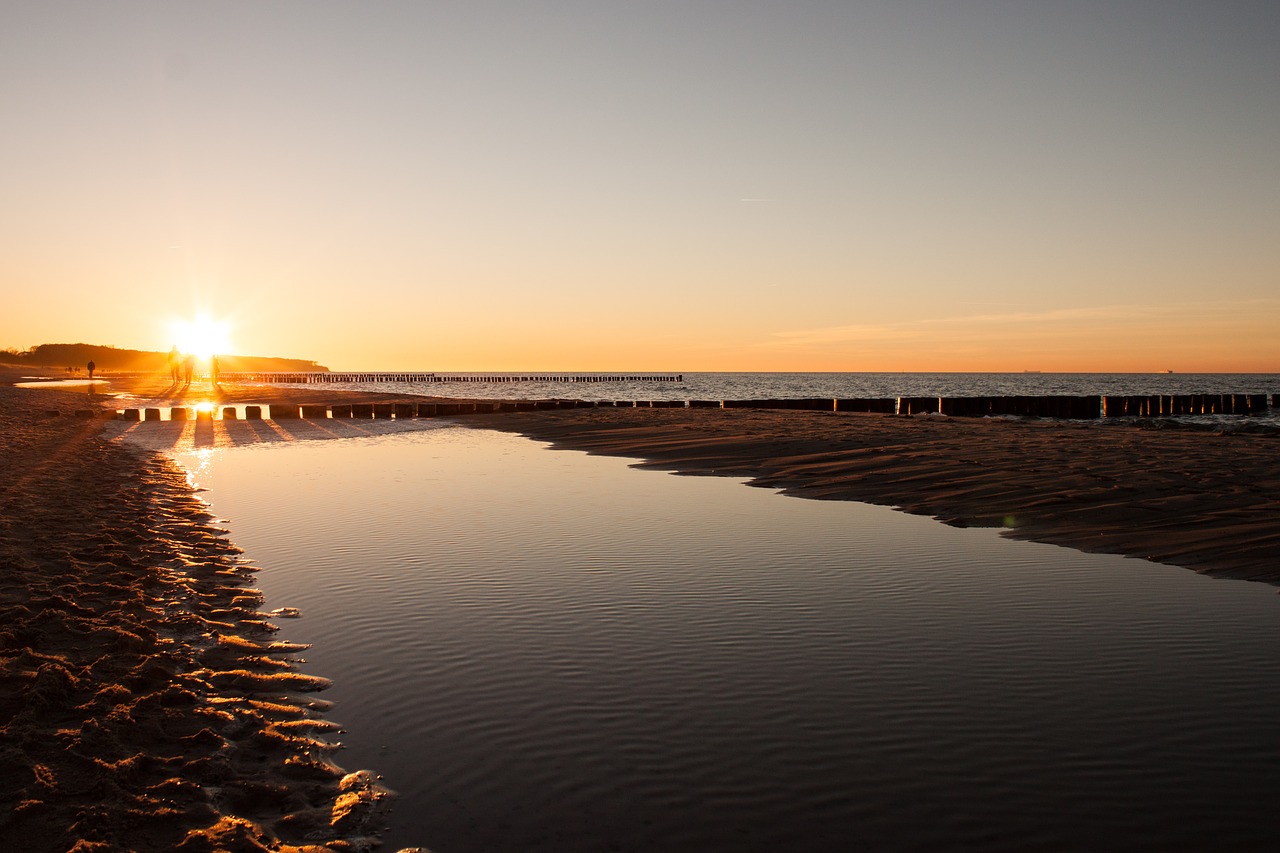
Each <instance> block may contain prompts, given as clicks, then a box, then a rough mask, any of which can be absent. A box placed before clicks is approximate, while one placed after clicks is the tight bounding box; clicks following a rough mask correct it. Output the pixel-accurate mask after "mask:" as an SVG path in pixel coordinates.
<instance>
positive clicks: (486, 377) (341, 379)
mask: <svg viewBox="0 0 1280 853" xmlns="http://www.w3.org/2000/svg"><path fill="white" fill-rule="evenodd" d="M219 379H220V381H223V382H264V383H269V384H280V385H320V384H325V385H337V384H342V385H347V384H357V385H367V384H374V383H386V382H405V383H412V384H420V383H421V384H426V383H439V382H466V383H476V384H486V385H488V384H494V385H503V384H510V383H514V382H556V383H580V382H581V383H600V382H683V381H684V377H683V374H679V373H661V374H652V373H650V374H629V373H492V374H470V373H466V374H461V373H459V374H447V373H404V372H390V373H383V372H374V373H369V372H354V373H351V372H343V373H337V372H313V373H280V372H272V373H221V374H219Z"/></svg>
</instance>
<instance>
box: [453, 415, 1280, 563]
mask: <svg viewBox="0 0 1280 853" xmlns="http://www.w3.org/2000/svg"><path fill="white" fill-rule="evenodd" d="M467 422H468V423H471V424H473V425H475V426H483V427H486V428H489V429H497V430H504V431H508V432H517V433H520V434H522V435H525V436H527V437H529V438H533V439H536V440H539V441H545V442H548V443H550V444H551V445H552V446H553V447H556V448H562V449H570V450H582V451H586V452H588V453H596V454H602V455H608V456H623V457H631V458H636V459H639V460H641V461H640V462H638V463H637V466H638V467H644V468H654V469H659V470H666V471H673V472H675V473H679V474H695V475H714V476H729V477H740V478H744V479H747V480H749V481H750V485H753V486H760V487H763V488H771V489H778V490H780V491H781V492H782V493H783V494H785V495H791V496H795V497H803V498H811V499H817V500H855V501H864V502H866V503H872V504H880V505H884V506H890V507H894V508H896V509H898V510H900V511H903V512H908V513H913V514H918V515H928V516H932V517H934V518H937V519H938V520H939V521H942V522H944V523H947V524H951V525H955V526H959V527H1001V528H1005V535H1008V536H1011V537H1014V538H1018V539H1026V540H1030V541H1035V542H1045V543H1050V544H1055V545H1061V546H1064V547H1068V548H1075V549H1077V550H1080V551H1085V552H1094V553H1106V554H1119V555H1123V556H1127V557H1135V558H1140V559H1146V560H1151V561H1154V562H1159V563H1164V564H1168V565H1174V566H1181V567H1184V568H1189V569H1193V570H1195V571H1197V572H1201V573H1205V574H1211V575H1215V576H1219V577H1229V578H1238V579H1245V580H1254V581H1263V582H1266V583H1270V584H1276V585H1280V561H1277V560H1276V556H1275V555H1276V553H1277V549H1278V548H1280V499H1278V498H1277V497H1276V495H1277V494H1278V492H1277V485H1278V484H1280V453H1277V451H1280V440H1278V439H1277V438H1276V437H1274V436H1271V435H1264V434H1253V433H1213V432H1204V431H1190V430H1163V429H1143V428H1139V427H1135V426H1131V425H1123V426H1110V425H1107V426H1103V425H1096V424H1091V425H1086V424H1082V423H1072V422H1052V421H1030V420H1024V421H1010V420H1003V419H978V418H946V417H934V416H890V415H862V414H853V413H849V414H837V413H829V412H803V411H786V412H777V411H767V410H752V409H735V410H727V409H725V410H718V409H608V408H601V409H578V410H572V411H569V412H558V411H553V412H528V413H518V414H516V415H513V416H506V417H485V418H483V419H482V420H481V419H477V418H475V417H474V416H473V417H472V418H471V419H468V421H467Z"/></svg>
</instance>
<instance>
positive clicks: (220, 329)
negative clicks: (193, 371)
mask: <svg viewBox="0 0 1280 853" xmlns="http://www.w3.org/2000/svg"><path fill="white" fill-rule="evenodd" d="M170 331H171V332H172V333H173V343H174V346H176V347H177V348H178V350H179V351H180V352H184V353H190V354H191V355H194V356H195V357H196V358H201V359H207V358H208V357H209V356H211V355H214V354H216V353H225V352H227V351H228V350H229V349H230V348H231V337H230V327H229V325H228V324H227V323H226V322H224V321H221V320H214V319H213V318H212V317H209V316H208V315H205V314H197V315H196V318H195V319H194V320H175V321H174V322H173V323H172V324H171V326H170Z"/></svg>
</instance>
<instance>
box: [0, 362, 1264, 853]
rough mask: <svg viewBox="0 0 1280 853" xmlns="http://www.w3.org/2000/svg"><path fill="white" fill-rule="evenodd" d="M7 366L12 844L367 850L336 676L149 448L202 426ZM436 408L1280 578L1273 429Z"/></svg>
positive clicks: (273, 392) (191, 395)
mask: <svg viewBox="0 0 1280 853" xmlns="http://www.w3.org/2000/svg"><path fill="white" fill-rule="evenodd" d="M17 378H18V374H17V373H16V372H12V375H9V374H4V373H3V372H2V371H0V442H2V446H3V449H4V453H3V454H0V556H2V558H3V559H2V561H0V562H2V564H3V572H2V574H0V595H2V596H3V599H2V600H3V602H4V604H3V607H4V614H5V617H6V618H5V619H4V620H3V627H0V678H3V679H4V682H5V684H6V685H7V687H8V689H7V690H6V691H5V694H4V697H5V698H4V699H3V700H2V701H3V704H0V779H2V780H5V781H4V783H3V788H2V790H3V799H4V806H5V807H6V808H5V812H4V816H3V817H0V839H5V838H10V837H12V838H21V839H22V840H23V844H24V849H32V850H51V851H52V850H58V851H62V850H67V849H70V848H72V847H73V846H75V845H77V844H79V845H80V847H79V849H81V850H106V849H113V848H119V847H133V846H138V844H139V841H138V839H142V841H143V843H144V845H145V846H154V847H157V848H169V847H173V848H175V849H182V850H201V851H202V850H210V851H212V850H220V849H237V850H258V849H261V850H268V849H270V850H289V849H295V848H299V847H300V848H301V849H312V850H324V849H328V850H353V849H365V848H367V847H368V846H369V845H371V844H372V843H374V842H373V836H374V833H373V832H372V831H371V829H370V828H371V827H372V826H373V825H374V823H375V822H376V819H377V818H378V816H379V815H380V814H381V811H382V808H383V807H384V806H385V804H386V802H385V800H386V792H385V791H384V790H383V789H381V788H379V787H378V786H377V785H376V778H375V777H374V776H373V775H372V774H371V773H368V772H361V773H357V774H352V775H350V776H345V777H344V775H343V773H342V771H341V770H339V769H338V768H337V767H336V766H335V765H334V764H333V763H332V761H331V760H330V759H329V757H328V756H329V755H330V754H331V753H332V751H333V749H334V748H335V746H334V745H333V744H332V743H330V742H329V741H328V739H327V738H326V737H325V734H326V732H328V733H330V734H332V729H333V724H330V723H328V722H326V721H325V720H324V718H323V712H324V710H325V707H326V703H324V702H322V701H319V700H317V699H316V698H314V696H313V694H312V693H310V692H309V691H310V690H313V689H320V688H323V686H324V682H323V680H319V679H310V678H306V677H303V676H301V675H299V674H298V673H296V672H295V671H294V670H293V669H292V668H291V664H290V657H291V656H292V655H296V653H297V652H298V651H300V649H299V648H298V647H297V646H292V645H289V644H288V643H287V642H286V643H281V644H273V642H272V639H271V635H272V632H273V631H274V629H275V626H274V625H272V624H271V621H270V620H271V618H272V617H271V614H263V613H261V612H260V611H259V607H260V604H261V597H260V595H259V594H258V593H257V591H256V590H254V589H253V588H252V583H251V581H252V572H253V571H254V569H253V568H252V567H250V566H248V565H247V564H246V563H245V562H243V561H242V559H241V558H240V555H239V552H238V550H237V549H236V548H235V546H234V545H232V544H231V543H230V542H228V541H227V539H226V538H225V533H226V531H223V530H220V529H219V528H218V527H217V526H216V524H215V523H214V520H213V519H212V518H211V517H210V516H209V515H208V514H207V512H206V510H205V508H204V506H203V504H202V503H201V502H200V501H199V499H198V497H197V496H196V495H195V494H194V493H193V492H192V490H191V488H190V487H189V485H188V483H187V481H186V478H185V475H184V474H183V473H182V472H181V471H180V470H179V469H178V468H177V467H176V466H175V465H174V464H173V463H172V462H171V461H169V460H168V459H167V458H166V457H164V456H163V455H161V454H160V453H158V452H147V451H148V450H150V451H165V450H173V449H180V448H186V447H191V446H197V447H198V446H201V445H200V444H199V442H200V441H201V433H199V432H197V430H198V429H200V428H201V427H200V425H199V424H196V423H193V422H186V423H173V424H172V425H170V423H169V422H162V423H152V424H146V425H142V426H139V425H137V424H132V425H130V424H126V423H124V422H121V421H105V420H100V419H79V418H74V417H72V413H73V412H74V411H75V410H76V409H78V408H83V406H84V401H85V400H86V399H87V400H89V401H90V404H91V405H95V406H105V405H107V404H110V405H112V406H116V405H118V403H119V401H118V400H116V399H114V398H112V397H107V396H102V395H99V394H86V392H85V390H83V389H81V390H78V391H77V390H67V389H61V390H55V389H53V388H50V389H17V388H13V387H11V386H10V385H9V384H7V383H10V382H12V381H15V380H16V379H17ZM55 378H56V377H55ZM110 381H111V382H112V383H113V388H119V389H121V390H124V391H126V392H127V393H129V394H132V395H133V399H137V400H143V399H145V400H166V401H169V402H171V403H172V404H175V405H177V404H191V403H195V402H204V401H210V400H212V401H215V402H217V403H218V404H219V405H221V404H227V405H234V404H237V403H268V404H269V403H270V402H272V401H280V402H285V401H288V402H298V403H305V402H338V401H341V400H369V399H370V395H368V394H365V393H362V392H343V391H334V390H330V389H323V388H317V389H284V388H264V387H258V386H239V387H237V386H227V387H225V388H223V389H220V390H219V392H218V393H217V394H214V393H213V391H212V390H211V389H208V388H207V387H206V388H203V389H202V388H195V389H185V390H183V389H176V390H175V389H172V388H169V387H168V386H167V383H166V382H165V381H164V380H163V379H162V378H160V377H133V378H126V379H119V378H117V377H111V378H110ZM382 396H383V397H386V398H388V399H394V398H396V397H400V398H402V399H419V400H424V399H431V400H437V399H445V398H433V397H426V396H425V395H382ZM130 405H137V403H130ZM49 412H58V413H59V414H58V415H57V416H54V415H50V414H48V413H49ZM447 422H455V423H463V424H466V425H467V426H470V427H474V428H482V429H495V430H501V431H507V432H514V433H519V434H522V435H525V436H527V437H529V438H532V439H535V440H539V441H545V442H548V443H550V444H551V445H552V446H553V447H556V448H565V449H575V450H582V451H586V452H589V453H596V454H603V455H612V456H620V457H628V458H633V459H638V460H641V461H640V462H638V463H637V464H638V465H640V466H643V467H650V468H656V469H661V470H669V471H674V472H677V473H683V474H697V475H715V476H731V477H737V478H743V479H747V480H749V481H750V483H751V484H752V485H757V486H761V487H766V488H774V489H779V490H780V491H782V492H783V493H784V494H788V495H794V496H800V497H808V498H815V499H824V500H858V501H865V502H868V503H876V504H882V505H888V506H893V507H896V508H898V509H900V510H902V511H905V512H911V513H916V514H925V515H930V516H934V517H937V518H939V519H940V520H942V521H944V522H946V523H949V524H955V525H960V526H995V527H1006V533H1007V535H1010V536H1013V537H1017V538H1024V539H1030V540H1034V541H1040V542H1050V543H1054V544H1059V545H1063V546H1066V547H1072V548H1076V549H1079V550H1082V551H1097V552H1104V553H1116V554H1124V555H1127V556H1133V557H1139V558H1144V559H1149V560H1156V561H1159V562H1162V563H1168V564H1171V565H1179V566H1185V567H1187V568H1192V569H1194V570H1196V571H1200V572H1204V573H1209V574H1214V575H1218V576H1224V577H1234V578H1245V579H1250V580H1257V581H1264V582H1267V583H1271V584H1280V565H1277V564H1276V561H1275V559H1274V553H1275V549H1276V546H1277V544H1280V514H1277V512H1276V510H1277V509H1280V505H1278V503H1277V500H1276V498H1275V497H1273V496H1274V495H1275V494H1276V488H1275V487H1276V484H1277V483H1280V458H1278V457H1277V454H1276V452H1275V450H1276V448H1277V444H1276V441H1277V439H1276V438H1274V437H1271V436H1266V435H1253V434H1247V433H1239V434H1229V435H1228V434H1214V433H1205V432H1187V431H1180V430H1147V429H1141V428H1136V427H1133V426H1118V427H1101V426H1092V425H1090V426H1086V425H1083V424H1075V423H1062V422H1043V421H1006V420H999V419H960V418H945V417H930V416H914V417H902V416H883V415H859V414H845V413H839V414H837V413H828V412H802V411H766V410H751V409H736V410H715V409H609V408H583V409H572V410H553V411H536V412H514V413H504V414H492V415H470V416H461V417H456V418H449V419H447ZM215 423H216V424H217V425H218V427H219V429H220V430H221V432H220V433H215V432H214V431H213V425H212V424H208V423H207V422H206V424H205V426H206V427H208V428H209V430H210V432H207V433H204V438H205V439H207V441H208V446H226V445H228V444H230V445H234V444H237V443H244V442H257V441H289V440H309V439H326V438H334V437H348V436H355V435H363V434H375V433H380V432H386V431H402V430H404V429H426V428H433V427H434V426H435V425H436V424H438V423H440V422H439V421H433V420H430V419H428V420H421V421H419V420H414V421H403V422H399V423H397V422H396V421H385V422H378V421H371V422H367V423H359V424H354V423H352V424H348V423H338V422H336V421H333V420H330V421H326V422H319V423H312V422H308V421H296V422H290V423H287V424H284V425H279V424H274V423H267V424H263V423H255V424H249V423H247V422H243V421H241V422H238V423H232V424H230V425H229V426H230V427H231V428H232V429H230V430H227V426H228V425H227V424H223V423H222V422H220V421H219V422H215ZM122 435H124V436H125V437H124V440H120V439H121V436H122ZM219 435H221V436H222V443H221V445H220V444H219V441H218V436H219ZM1010 525H1011V526H1010ZM286 615H287V614H286ZM286 639H287V637H286ZM344 780H345V781H344Z"/></svg>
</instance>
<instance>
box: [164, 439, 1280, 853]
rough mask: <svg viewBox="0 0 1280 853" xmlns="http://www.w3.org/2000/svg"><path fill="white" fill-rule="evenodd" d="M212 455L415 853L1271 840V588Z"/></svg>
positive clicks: (881, 512) (474, 484) (679, 504)
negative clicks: (395, 796)
mask: <svg viewBox="0 0 1280 853" xmlns="http://www.w3.org/2000/svg"><path fill="white" fill-rule="evenodd" d="M186 462H187V463H188V464H190V465H191V466H192V467H193V470H194V474H193V476H194V477H195V478H196V479H197V480H198V481H199V483H200V484H201V485H203V486H207V487H208V488H209V489H210V491H209V492H208V493H207V494H206V497H207V498H208V499H209V500H210V501H211V503H212V506H213V508H214V510H215V511H217V512H218V513H220V514H223V515H225V516H228V517H229V518H230V523H229V526H230V529H231V531H232V534H233V536H234V538H235V540H236V542H237V544H239V545H241V546H242V547H244V548H245V549H246V551H247V553H248V555H249V556H251V557H253V558H255V559H256V560H258V562H259V563H260V564H261V566H262V568H263V571H262V572H261V573H260V574H259V576H258V581H259V582H260V583H261V586H262V588H263V590H264V592H265V593H266V595H267V600H268V607H272V608H275V607H296V608H299V609H300V610H301V612H302V618H301V619H299V620H297V621H292V622H289V623H288V625H287V626H286V630H285V631H284V633H283V636H285V638H286V639H288V640H291V641H297V642H305V643H313V644H314V646H313V648H312V649H310V650H309V652H308V660H309V664H308V666H307V667H306V670H307V671H308V672H310V673H313V674H315V675H317V676H323V677H326V678H331V679H333V680H334V682H335V683H334V686H333V687H332V689H331V690H330V691H329V692H328V693H326V694H325V695H326V697H327V698H329V699H333V700H335V701H336V706H335V708H334V710H333V711H332V712H330V718H331V719H334V720H336V721H338V722H340V723H342V724H343V726H344V727H345V728H346V729H347V733H346V734H345V735H344V736H343V740H344V743H345V744H346V746H347V750H346V751H345V752H343V753H341V754H339V755H338V756H337V758H338V760H339V762H340V763H342V764H344V765H345V766H348V767H372V768H376V769H377V770H378V771H379V772H382V773H384V774H385V776H386V780H385V781H386V783H387V784H388V785H389V786H390V787H392V788H394V789H397V790H398V791H400V792H401V795H402V798H401V800H400V801H399V804H398V806H397V808H396V810H395V812H394V813H393V829H392V831H391V832H390V833H388V835H387V841H388V844H389V845H390V847H391V849H395V847H396V846H399V845H407V844H422V845H425V846H429V847H431V848H432V849H436V850H440V851H449V853H466V851H480V850H533V851H538V850H556V851H575V850H579V851H599V850H606V849H615V850H635V851H640V850H646V851H648V850H665V851H671V850H703V851H706V850H734V851H741V850H761V851H764V850H770V851H774V850H788V851H807V850H813V851H819V850H823V851H825V850H833V851H834V850H847V849H853V848H856V847H857V846H859V845H863V846H866V845H876V846H878V847H886V846H888V847H892V848H895V849H937V848H940V847H941V848H947V849H964V848H971V849H1027V848H1031V847H1048V848H1063V847H1071V848H1082V847H1087V846H1096V845H1099V844H1101V845H1103V846H1106V847H1108V848H1110V849H1125V848H1129V849H1136V848H1142V849H1169V848H1183V849H1185V848H1195V847H1200V848H1204V847H1209V846H1213V847H1222V846H1234V847H1250V846H1254V847H1256V846H1260V845H1262V844H1264V843H1267V842H1268V841H1271V840H1274V837H1275V831H1274V829H1273V822H1272V820H1271V814H1270V804H1271V803H1274V802H1275V801H1276V799H1277V795H1280V778H1278V777H1277V775H1276V774H1275V773H1274V767H1275V765H1276V761H1277V759H1280V731H1277V730H1276V728H1275V726H1274V725H1273V721H1274V713H1275V709H1276V708H1277V707H1280V655H1277V654H1276V651H1277V650H1278V649H1280V599H1278V598H1277V597H1276V596H1275V594H1274V592H1275V591H1274V589H1272V588H1269V587H1265V586H1261V585H1254V584H1247V583H1242V582H1229V581H1213V580H1209V579H1207V578H1203V577H1200V576H1197V575H1195V574H1193V573H1191V572H1188V571H1186V570H1182V569H1176V568H1169V567H1163V566H1156V565H1150V564H1146V563H1142V562H1138V561H1133V560H1125V559H1122V558H1118V557H1110V556H1102V555H1083V554H1078V553H1076V552H1073V551H1068V550H1065V549H1060V548H1055V547H1053V546H1047V545H1039V544H1034V543H1027V542H1016V541H1009V540H1004V539H1002V538H1000V537H999V536H998V535H997V534H996V533H995V532H994V531H990V530H958V529H954V528H949V527H945V526H943V525H941V524H938V523H936V522H933V521H931V520H929V519H924V518H919V517H915V516H908V515H903V514H899V513H894V512H893V511H891V510H887V509H884V508H879V507H870V506H866V505H862V504H856V503H844V502H819V501H802V500H796V499H789V498H783V497H780V496H777V495H774V494H770V493H768V492H767V491H764V490H760V489H750V488H745V487H744V486H742V485H741V484H739V483H737V482H734V481H731V480H725V479H718V478H691V477H674V476H670V475H667V474H661V473H656V472H652V471H637V470H632V469H629V468H628V467H627V466H626V465H625V463H624V462H623V461H621V460H617V459H611V458H600V457H588V456H586V455H584V454H580V453H576V452H551V451H547V450H545V449H542V448H541V447H539V446H538V445H536V444H534V443H533V442H530V441H528V440H525V439H522V438H519V437H515V436H510V435H505V434H495V433H489V432H485V431H480V430H463V429H454V428H449V429H440V430H434V431H431V432H426V433H417V434H406V435H399V436H387V437H383V438H373V439H367V440H361V441H333V442H315V443H307V444H305V445H304V444H291V445H277V446H265V445H259V446H253V447H246V448H238V449H231V450H226V451H213V452H209V451H205V452H203V453H202V454H200V455H198V456H192V457H190V458H188V459H187V460H186Z"/></svg>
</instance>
